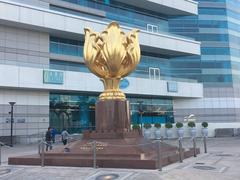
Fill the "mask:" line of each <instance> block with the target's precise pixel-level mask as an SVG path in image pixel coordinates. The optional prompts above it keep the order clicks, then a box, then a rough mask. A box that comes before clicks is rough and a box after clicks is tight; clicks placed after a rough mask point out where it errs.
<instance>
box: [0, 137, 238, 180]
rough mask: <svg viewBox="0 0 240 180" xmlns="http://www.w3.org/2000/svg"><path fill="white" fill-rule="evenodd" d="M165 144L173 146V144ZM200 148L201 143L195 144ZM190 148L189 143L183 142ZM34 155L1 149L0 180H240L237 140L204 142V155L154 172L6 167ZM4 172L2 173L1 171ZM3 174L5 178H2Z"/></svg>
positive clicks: (30, 149)
mask: <svg viewBox="0 0 240 180" xmlns="http://www.w3.org/2000/svg"><path fill="white" fill-rule="evenodd" d="M167 142H168V143H171V144H177V141H176V140H168V141H167ZM197 144H198V147H201V148H202V140H201V139H199V140H198V143H197ZM184 146H185V147H190V146H191V141H190V140H189V139H185V140H184ZM36 152H37V145H36V144H32V145H27V146H23V145H17V146H15V147H13V148H3V151H2V157H3V158H2V160H3V163H2V166H0V179H1V180H55V179H56V180H65V179H66V180H95V179H96V177H98V176H100V175H103V174H115V175H117V176H118V178H117V179H119V180H120V179H122V180H123V179H125V180H132V179H136V180H155V179H156V180H240V169H239V167H240V137H234V138H211V139H208V153H207V154H204V153H203V150H201V154H200V155H198V157H196V158H189V159H186V160H184V162H183V163H175V164H172V165H169V166H167V167H164V168H163V170H162V171H158V170H132V169H102V168H99V169H93V168H78V167H43V168H41V167H40V166H9V165H7V157H9V156H16V155H23V154H24V155H26V154H32V153H36ZM3 170H5V171H3ZM8 171H9V172H8ZM4 172H5V174H4Z"/></svg>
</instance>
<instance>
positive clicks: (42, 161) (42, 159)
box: [41, 142, 45, 167]
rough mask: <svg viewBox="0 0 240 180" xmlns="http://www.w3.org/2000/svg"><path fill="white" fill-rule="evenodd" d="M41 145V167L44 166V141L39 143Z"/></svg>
mask: <svg viewBox="0 0 240 180" xmlns="http://www.w3.org/2000/svg"><path fill="white" fill-rule="evenodd" d="M41 145H42V154H41V167H44V164H45V163H44V160H45V157H44V156H45V154H44V142H42V143H41Z"/></svg>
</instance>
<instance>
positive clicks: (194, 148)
mask: <svg viewBox="0 0 240 180" xmlns="http://www.w3.org/2000/svg"><path fill="white" fill-rule="evenodd" d="M193 155H194V157H197V151H196V138H195V137H193Z"/></svg>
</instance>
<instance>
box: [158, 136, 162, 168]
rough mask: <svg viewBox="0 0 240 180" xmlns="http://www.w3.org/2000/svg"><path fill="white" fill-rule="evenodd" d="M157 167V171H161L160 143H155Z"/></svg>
mask: <svg viewBox="0 0 240 180" xmlns="http://www.w3.org/2000/svg"><path fill="white" fill-rule="evenodd" d="M157 151H158V152H157V165H158V170H159V171H162V163H161V152H160V151H161V141H160V140H158V141H157Z"/></svg>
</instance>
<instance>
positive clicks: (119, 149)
mask: <svg viewBox="0 0 240 180" xmlns="http://www.w3.org/2000/svg"><path fill="white" fill-rule="evenodd" d="M93 141H96V159H97V162H96V164H97V166H98V167H108V168H138V169H140V168H143V169H156V168H158V162H157V155H158V142H157V141H150V140H145V139H144V138H143V136H142V134H141V132H140V131H132V130H131V129H130V113H129V103H128V101H117V100H108V101H99V102H98V103H97V104H96V131H85V132H84V135H83V140H81V141H76V142H73V143H69V144H68V146H67V147H68V150H69V151H68V152H66V151H65V149H64V147H59V148H56V149H53V150H52V151H48V152H46V153H45V165H49V166H78V167H93ZM177 152H178V149H177V147H174V146H170V145H168V144H165V143H161V144H160V157H161V164H162V165H163V166H164V165H168V164H171V163H174V162H177V161H178V160H179V156H178V153H177ZM198 153H199V149H198ZM190 156H193V150H188V151H184V158H187V157H190ZM8 162H9V164H19V165H40V156H39V155H38V154H36V155H31V156H22V157H11V158H9V161H8Z"/></svg>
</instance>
